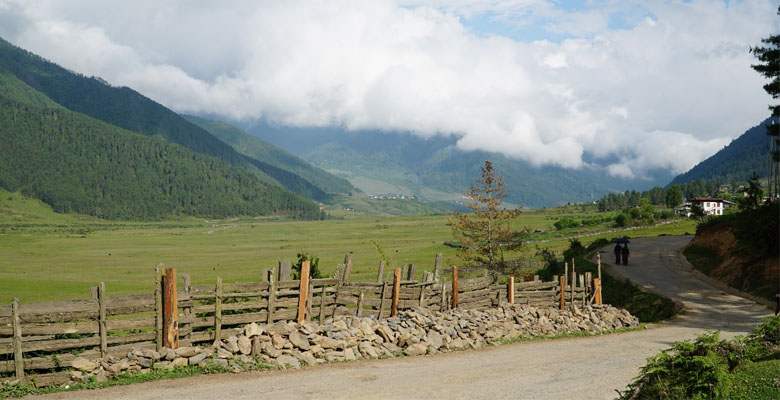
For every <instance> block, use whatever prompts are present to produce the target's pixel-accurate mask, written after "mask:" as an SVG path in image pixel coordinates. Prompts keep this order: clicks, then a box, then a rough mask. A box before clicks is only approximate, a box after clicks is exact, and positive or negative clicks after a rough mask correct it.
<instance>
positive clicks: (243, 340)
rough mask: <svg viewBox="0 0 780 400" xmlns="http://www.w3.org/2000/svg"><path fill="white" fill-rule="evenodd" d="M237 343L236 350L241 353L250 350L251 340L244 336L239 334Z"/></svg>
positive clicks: (249, 351) (246, 352)
mask: <svg viewBox="0 0 780 400" xmlns="http://www.w3.org/2000/svg"><path fill="white" fill-rule="evenodd" d="M237 345H238V351H239V352H240V353H241V354H249V353H251V352H252V342H251V341H250V340H249V338H248V337H246V336H243V335H242V336H239V337H238V343H237Z"/></svg>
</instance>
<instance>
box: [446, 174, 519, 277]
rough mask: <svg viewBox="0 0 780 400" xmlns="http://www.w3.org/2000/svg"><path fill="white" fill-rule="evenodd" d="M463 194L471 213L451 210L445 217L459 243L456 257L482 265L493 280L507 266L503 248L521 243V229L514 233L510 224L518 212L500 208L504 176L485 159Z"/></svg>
mask: <svg viewBox="0 0 780 400" xmlns="http://www.w3.org/2000/svg"><path fill="white" fill-rule="evenodd" d="M465 195H466V197H467V198H468V201H467V202H466V207H468V208H469V209H470V210H471V211H472V212H470V213H455V215H454V217H453V218H450V220H449V221H450V224H451V227H452V235H453V236H454V237H455V239H457V240H459V241H460V243H461V247H460V248H459V249H458V251H459V253H460V257H461V258H462V259H463V260H464V261H465V262H467V263H470V264H472V265H474V264H476V265H483V266H485V267H486V268H487V269H488V270H489V271H490V274H491V276H492V277H493V279H494V280H497V279H498V275H499V273H500V272H501V271H502V270H503V269H505V268H506V267H507V264H506V260H505V259H504V251H506V250H510V249H514V248H517V247H519V246H521V245H522V240H521V238H522V235H523V233H524V232H516V231H514V230H513V229H512V226H511V221H512V220H513V219H514V218H515V217H517V215H518V214H519V212H520V211H519V210H517V209H515V210H507V209H504V208H501V204H502V202H503V199H504V198H505V197H506V195H507V191H506V187H505V186H504V178H503V176H502V175H501V174H497V172H496V170H495V169H493V164H492V163H491V162H490V161H485V165H484V167H482V176H481V177H480V178H479V179H478V181H477V183H476V184H472V185H471V189H470V190H468V191H467V192H465Z"/></svg>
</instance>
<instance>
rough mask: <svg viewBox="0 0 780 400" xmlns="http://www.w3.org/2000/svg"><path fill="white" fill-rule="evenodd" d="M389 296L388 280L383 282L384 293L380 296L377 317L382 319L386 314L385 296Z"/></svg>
mask: <svg viewBox="0 0 780 400" xmlns="http://www.w3.org/2000/svg"><path fill="white" fill-rule="evenodd" d="M386 296H387V282H382V295H381V296H380V298H379V316H378V317H377V319H382V317H383V316H384V314H385V297H386Z"/></svg>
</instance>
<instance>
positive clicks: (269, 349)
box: [260, 342, 282, 358]
mask: <svg viewBox="0 0 780 400" xmlns="http://www.w3.org/2000/svg"><path fill="white" fill-rule="evenodd" d="M260 348H261V349H262V351H263V353H265V354H268V356H269V357H271V358H276V357H279V356H280V355H281V354H282V351H281V350H279V349H277V348H276V347H275V346H273V345H271V343H269V342H263V344H261V345H260Z"/></svg>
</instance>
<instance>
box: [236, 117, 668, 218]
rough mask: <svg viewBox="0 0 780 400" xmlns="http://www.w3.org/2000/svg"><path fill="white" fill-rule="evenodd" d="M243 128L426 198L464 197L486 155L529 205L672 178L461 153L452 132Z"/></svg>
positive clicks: (352, 175) (366, 188) (355, 177)
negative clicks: (624, 175) (635, 176)
mask: <svg viewBox="0 0 780 400" xmlns="http://www.w3.org/2000/svg"><path fill="white" fill-rule="evenodd" d="M245 129H246V130H247V131H248V132H250V133H252V134H253V135H255V136H257V137H259V138H261V139H263V140H265V141H268V142H270V143H272V144H274V145H276V146H279V147H281V148H284V149H286V150H288V151H290V152H294V153H295V154H296V155H297V156H298V157H301V158H302V159H304V160H306V161H308V162H310V163H312V164H314V165H316V166H318V167H320V168H322V169H324V170H326V171H328V172H330V173H332V174H334V175H338V176H340V177H343V178H346V179H347V180H349V181H350V182H351V183H352V184H353V185H355V186H357V187H358V188H359V189H361V190H362V191H363V192H365V193H368V194H407V195H411V194H413V195H416V196H418V197H419V198H422V199H425V200H430V201H448V202H455V203H458V202H462V201H463V198H462V196H463V195H462V193H463V192H464V191H466V190H467V189H468V188H469V187H470V185H471V184H472V183H473V182H475V181H476V179H477V178H478V177H479V174H480V167H481V166H482V165H483V164H484V161H485V160H490V161H492V162H493V163H494V166H495V167H496V169H497V170H498V171H499V172H501V173H502V174H503V176H504V180H505V181H506V185H507V188H508V190H509V196H508V198H507V200H506V201H507V202H509V203H512V204H515V205H522V206H525V207H533V208H537V207H549V206H556V205H560V204H566V203H569V202H572V203H575V202H587V201H595V200H597V199H599V198H600V197H601V196H603V195H604V194H605V193H609V192H613V191H623V190H626V189H645V188H650V187H652V186H659V185H661V186H662V185H665V184H666V183H667V182H669V180H670V179H671V178H672V177H673V176H672V175H671V174H668V173H664V172H657V173H656V174H655V175H654V177H653V179H652V180H624V179H620V178H615V177H611V176H609V175H608V174H607V173H606V172H605V171H603V170H600V169H597V168H584V169H581V170H571V169H565V168H559V167H553V166H543V167H535V166H533V165H531V164H530V163H528V162H525V161H522V160H517V159H511V158H508V157H505V156H502V155H499V154H492V153H487V152H481V151H473V152H464V151H460V150H458V149H457V148H456V146H455V144H456V138H455V137H454V136H437V137H434V138H429V139H424V138H421V137H419V136H416V135H413V134H409V133H396V132H379V131H362V132H353V131H346V130H344V129H339V128H317V129H305V128H287V127H276V126H271V125H268V124H263V123H260V124H256V125H254V126H245Z"/></svg>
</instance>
